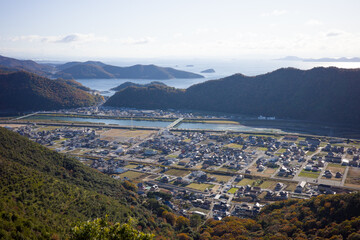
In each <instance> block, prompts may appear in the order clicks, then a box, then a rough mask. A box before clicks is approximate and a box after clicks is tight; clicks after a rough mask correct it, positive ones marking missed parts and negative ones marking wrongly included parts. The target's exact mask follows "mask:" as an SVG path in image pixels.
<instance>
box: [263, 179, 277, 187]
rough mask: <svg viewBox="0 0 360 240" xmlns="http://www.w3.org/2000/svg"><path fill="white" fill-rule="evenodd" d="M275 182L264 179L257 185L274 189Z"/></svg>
mask: <svg viewBox="0 0 360 240" xmlns="http://www.w3.org/2000/svg"><path fill="white" fill-rule="evenodd" d="M276 183H277V182H275V181H270V180H269V181H264V182H263V183H261V184H260V185H259V187H261V188H263V189H274V188H275V186H276Z"/></svg>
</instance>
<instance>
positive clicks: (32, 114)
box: [13, 112, 37, 120]
mask: <svg viewBox="0 0 360 240" xmlns="http://www.w3.org/2000/svg"><path fill="white" fill-rule="evenodd" d="M36 114H37V112H35V113H30V114H28V115H24V116H21V117H18V118H14V119H13V120H20V119H23V118H27V117H31V116H34V115H36Z"/></svg>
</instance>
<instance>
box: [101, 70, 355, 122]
mask: <svg viewBox="0 0 360 240" xmlns="http://www.w3.org/2000/svg"><path fill="white" fill-rule="evenodd" d="M160 91H161V92H160ZM170 92H171V94H170ZM152 93H154V94H152ZM155 93H156V94H155ZM134 96H138V97H137V98H135V97H134ZM165 96H168V98H165ZM126 98H130V99H132V101H131V102H130V101H127V100H126ZM106 105H108V106H121V107H138V108H153V107H154V106H157V107H158V108H181V109H192V110H205V111H217V112H226V113H237V114H250V115H254V116H259V115H264V116H275V117H277V118H284V119H296V120H310V121H321V122H332V123H344V124H352V125H356V126H359V123H360V111H358V109H359V106H360V69H339V68H335V67H330V68H322V67H320V68H314V69H311V70H299V69H294V68H285V69H279V70H276V71H274V72H271V73H267V74H263V75H258V76H254V77H248V76H244V75H242V74H236V75H233V76H230V77H226V78H223V79H219V80H211V81H207V82H204V83H200V84H196V85H193V86H191V87H189V88H187V89H186V91H182V90H170V88H161V89H158V91H156V92H155V91H153V89H152V88H128V89H124V90H122V91H119V92H117V93H116V94H115V95H113V96H112V97H110V99H109V100H108V102H107V103H106Z"/></svg>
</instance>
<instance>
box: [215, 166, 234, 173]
mask: <svg viewBox="0 0 360 240" xmlns="http://www.w3.org/2000/svg"><path fill="white" fill-rule="evenodd" d="M218 171H223V172H236V171H237V170H236V169H232V168H227V167H221V168H219V169H218Z"/></svg>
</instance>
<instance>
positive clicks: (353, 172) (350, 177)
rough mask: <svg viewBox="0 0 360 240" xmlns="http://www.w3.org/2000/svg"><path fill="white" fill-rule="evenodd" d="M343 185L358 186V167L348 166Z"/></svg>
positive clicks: (359, 180) (359, 172) (359, 181)
mask: <svg viewBox="0 0 360 240" xmlns="http://www.w3.org/2000/svg"><path fill="white" fill-rule="evenodd" d="M345 186H348V187H360V168H357V167H350V168H349V171H348V174H347V178H346V180H345Z"/></svg>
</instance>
